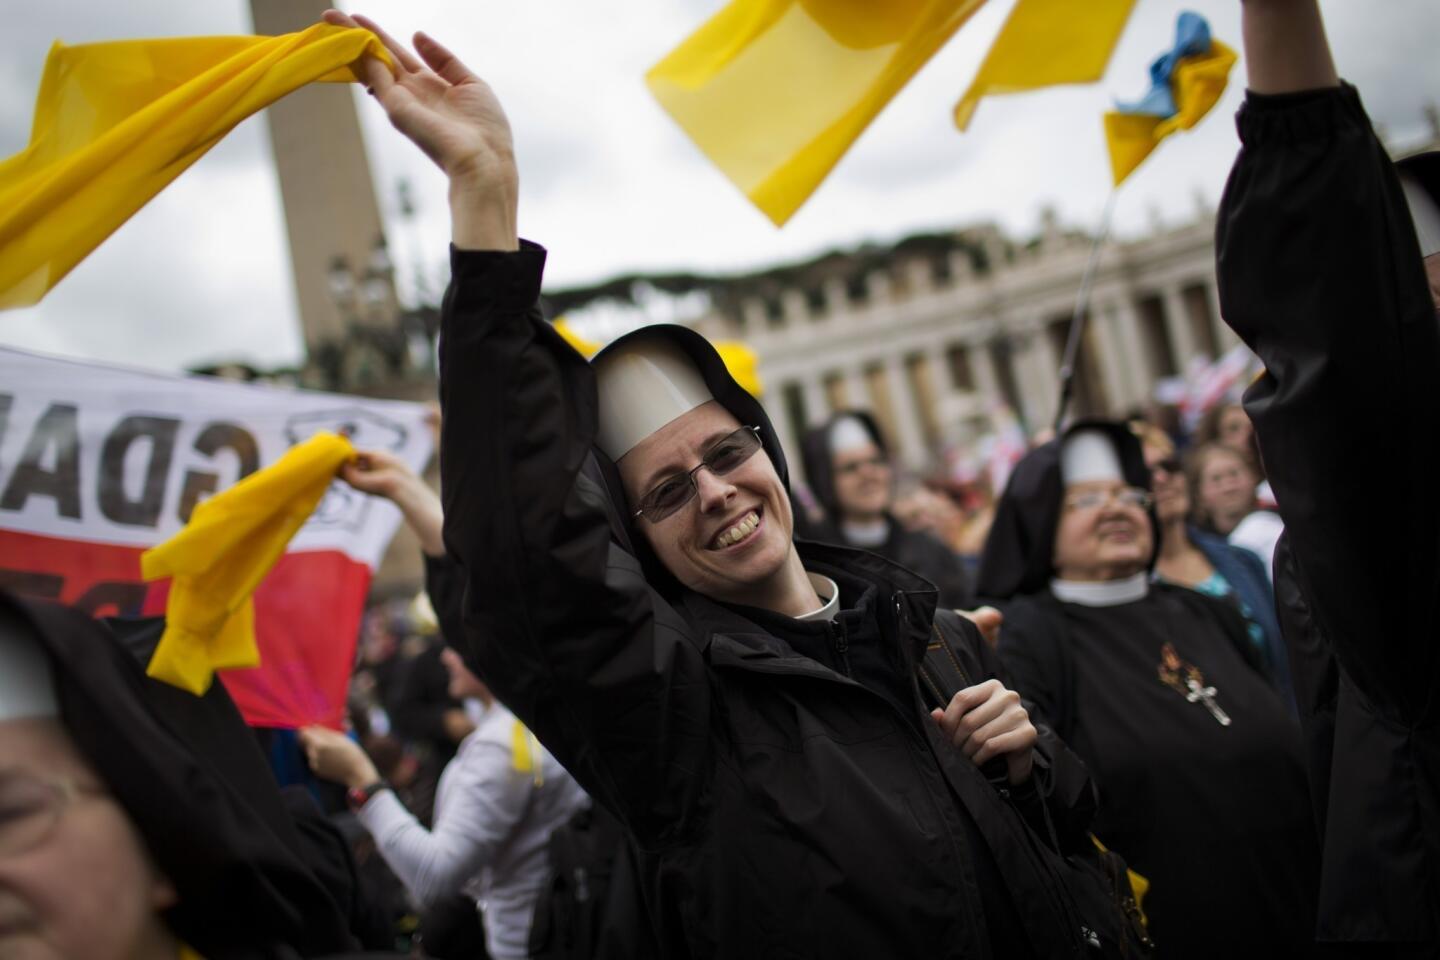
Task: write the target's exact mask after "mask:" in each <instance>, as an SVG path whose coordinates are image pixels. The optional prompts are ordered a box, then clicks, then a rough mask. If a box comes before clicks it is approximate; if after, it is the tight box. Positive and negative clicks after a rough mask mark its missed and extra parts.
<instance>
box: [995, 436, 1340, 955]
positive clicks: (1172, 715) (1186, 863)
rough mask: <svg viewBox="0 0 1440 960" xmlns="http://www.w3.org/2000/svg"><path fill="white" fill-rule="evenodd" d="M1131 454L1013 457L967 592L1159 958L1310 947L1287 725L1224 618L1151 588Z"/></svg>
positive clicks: (1091, 448) (1098, 447)
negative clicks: (1067, 763)
mask: <svg viewBox="0 0 1440 960" xmlns="http://www.w3.org/2000/svg"><path fill="white" fill-rule="evenodd" d="M1153 505H1154V501H1153V497H1152V495H1151V493H1150V475H1149V471H1148V470H1147V468H1146V465H1145V460H1144V456H1143V454H1142V451H1141V447H1140V443H1139V441H1138V440H1137V439H1136V437H1135V436H1134V434H1133V433H1132V432H1131V431H1130V430H1129V428H1128V427H1126V426H1125V425H1123V424H1119V423H1106V422H1089V423H1083V424H1078V425H1076V426H1075V427H1072V428H1071V429H1069V430H1068V431H1066V433H1065V434H1064V435H1063V436H1062V437H1061V438H1059V439H1057V440H1054V441H1051V442H1050V443H1047V444H1045V445H1043V446H1041V447H1039V448H1037V449H1036V450H1034V451H1032V452H1031V453H1030V454H1029V455H1027V456H1026V458H1025V459H1024V460H1022V461H1021V462H1020V463H1019V464H1018V465H1017V466H1016V469H1015V472H1014V473H1013V474H1012V476H1011V478H1010V482H1009V485H1008V486H1007V487H1006V490H1005V493H1004V495H1003V496H1002V497H1001V500H1000V504H999V507H998V509H997V512H996V519H995V525H994V527H993V528H992V529H991V533H990V538H989V540H988V541H987V543H986V546H985V552H984V555H983V557H982V560H981V566H980V578H979V588H980V594H981V596H982V597H983V598H985V599H986V600H987V601H989V602H999V604H1000V606H1001V607H1002V609H1003V611H1004V614H1005V626H1004V628H1003V629H1002V630H1001V634H1000V645H999V652H1000V658H1001V661H1002V662H1003V663H1004V665H1005V667H1006V668H1007V670H1008V672H1009V676H1010V677H1011V679H1012V680H1013V682H1014V683H1015V685H1016V688H1017V689H1018V690H1019V691H1020V693H1021V695H1022V696H1024V697H1025V698H1026V700H1027V701H1030V702H1032V703H1033V705H1034V706H1033V713H1034V714H1035V715H1036V716H1037V719H1039V720H1043V721H1044V722H1045V723H1048V724H1050V725H1051V726H1053V727H1054V729H1055V730H1056V732H1057V733H1058V734H1059V735H1060V736H1061V737H1062V738H1063V739H1064V740H1065V742H1066V743H1068V744H1070V745H1071V746H1072V747H1073V748H1074V750H1075V752H1076V753H1078V754H1079V755H1080V757H1081V758H1082V759H1083V760H1084V761H1085V763H1086V765H1087V766H1088V767H1089V768H1090V770H1091V773H1092V774H1093V775H1094V777H1095V780H1096V783H1097V785H1098V787H1099V789H1100V805H1099V810H1098V811H1097V814H1096V818H1095V821H1094V825H1093V830H1094V832H1095V834H1096V836H1097V837H1098V838H1099V839H1100V840H1101V842H1103V843H1104V844H1105V845H1106V846H1108V847H1110V848H1111V849H1114V850H1117V851H1118V852H1119V853H1120V854H1122V855H1123V856H1124V857H1125V859H1126V861H1127V862H1128V863H1129V865H1130V866H1131V867H1132V868H1133V869H1134V870H1136V871H1137V872H1139V873H1140V874H1142V875H1144V876H1145V877H1147V878H1149V880H1150V882H1151V887H1150V892H1149V894H1148V896H1147V897H1146V898H1145V903H1144V907H1145V912H1146V914H1147V915H1148V917H1149V921H1150V932H1151V934H1152V936H1153V937H1154V940H1155V942H1156V944H1157V947H1158V955H1159V956H1161V957H1169V956H1188V955H1191V954H1192V953H1195V952H1205V951H1209V950H1212V949H1213V948H1216V947H1220V946H1226V945H1262V944H1263V945H1266V946H1267V947H1269V948H1294V950H1295V951H1297V952H1294V953H1289V952H1286V953H1283V954H1279V953H1277V954H1275V955H1287V956H1289V955H1295V956H1300V955H1303V950H1304V949H1308V944H1309V943H1310V942H1311V940H1312V939H1313V933H1312V924H1313V921H1314V916H1315V895H1316V870H1317V856H1318V854H1317V840H1316V837H1315V833H1314V827H1313V825H1312V822H1311V820H1310V817H1309V799H1308V793H1307V789H1306V779H1305V768H1304V761H1303V758H1302V753H1301V743H1300V731H1299V728H1298V725H1297V724H1296V722H1295V720H1294V719H1293V718H1292V716H1291V715H1290V713H1289V711H1288V710H1287V708H1286V706H1285V703H1284V701H1283V700H1282V699H1281V697H1280V695H1279V694H1278V693H1277V692H1276V690H1275V689H1274V688H1273V686H1272V685H1271V682H1270V681H1269V680H1268V679H1267V675H1266V673H1265V672H1264V670H1263V667H1262V664H1261V662H1260V661H1259V659H1258V657H1257V655H1256V651H1255V648H1254V646H1253V644H1251V643H1250V641H1249V639H1248V634H1247V631H1246V625H1245V621H1244V620H1243V618H1242V617H1241V615H1240V613H1239V612H1238V611H1237V610H1236V609H1235V607H1234V606H1233V605H1231V604H1227V603H1225V602H1223V601H1220V600H1217V599H1215V598H1213V597H1209V596H1205V595H1202V594H1200V593H1198V592H1196V591H1194V590H1188V589H1185V588H1183V587H1178V586H1172V585H1169V584H1166V583H1161V582H1155V581H1153V580H1152V578H1151V574H1150V569H1151V567H1152V566H1153V564H1154V558H1155V556H1156V555H1157V552H1158V549H1159V536H1160V531H1159V527H1158V525H1157V523H1156V519H1155V513H1154V511H1153Z"/></svg>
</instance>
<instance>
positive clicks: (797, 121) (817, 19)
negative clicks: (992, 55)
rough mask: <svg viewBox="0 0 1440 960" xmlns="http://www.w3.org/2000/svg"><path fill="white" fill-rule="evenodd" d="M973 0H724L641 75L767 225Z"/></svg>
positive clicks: (835, 156)
mask: <svg viewBox="0 0 1440 960" xmlns="http://www.w3.org/2000/svg"><path fill="white" fill-rule="evenodd" d="M983 2H984V0H890V2H879V0H731V2H730V4H729V5H728V6H726V7H725V8H724V9H723V10H721V11H720V12H719V13H718V14H716V15H715V16H714V17H713V18H711V20H710V21H709V22H708V23H706V24H705V25H704V26H702V27H701V28H700V29H699V30H698V31H696V32H695V33H694V34H692V35H691V36H690V37H689V38H688V39H687V40H685V42H683V43H682V44H681V45H680V46H679V47H677V48H675V50H674V51H672V52H671V53H670V54H669V55H668V56H667V57H665V59H664V60H662V61H660V63H658V64H656V65H655V66H654V67H653V68H652V69H651V70H650V72H649V73H648V74H646V82H647V84H648V85H649V87H650V91H651V93H653V94H654V96H655V99H656V100H658V101H659V102H660V105H661V106H662V107H663V108H664V109H665V111H666V112H667V113H669V114H670V116H671V117H672V118H674V120H675V121H676V122H677V123H678V124H680V126H681V127H682V128H683V129H684V130H685V132H686V134H688V135H689V137H690V139H691V140H693V141H694V142H695V145H696V146H698V147H699V148H700V149H701V151H703V152H704V154H705V155H706V156H707V157H709V158H710V160H711V162H712V163H714V164H715V165H716V166H717V167H719V168H720V170H721V172H723V173H724V174H725V176H726V177H728V178H729V179H730V180H731V182H733V183H734V184H735V186H737V187H739V188H740V190H741V192H742V193H744V194H745V195H746V196H747V197H749V198H750V200H751V202H753V203H754V204H755V205H756V206H757V207H759V208H760V209H761V211H763V212H764V213H765V215H766V216H767V217H769V218H770V219H771V221H773V222H774V223H775V224H776V225H777V226H779V225H783V224H784V223H785V222H786V221H787V220H788V219H789V218H790V217H791V216H792V215H793V214H794V213H795V211H796V210H797V209H799V207H800V205H801V204H803V203H804V202H805V201H806V200H807V199H808V198H809V197H810V195H811V194H812V193H813V192H814V191H815V189H816V187H818V186H819V185H820V182H821V181H822V180H824V179H825V176H826V174H828V173H829V172H830V170H831V169H832V168H833V167H834V166H835V164H836V163H837V162H838V161H839V160H840V158H841V157H842V156H843V155H844V154H845V151H846V150H848V149H849V148H850V145H851V144H852V143H854V142H855V140H856V138H857V137H859V136H860V134H861V133H862V132H863V131H864V130H865V128H866V127H867V126H868V125H869V124H870V121H871V120H873V119H874V118H875V116H876V115H877V114H878V113H879V112H880V111H881V109H883V108H884V106H885V105H886V104H887V103H889V102H890V100H891V98H893V97H894V96H895V94H896V93H897V92H898V91H899V90H900V89H901V88H902V87H903V86H904V85H905V84H906V83H907V82H908V81H909V80H910V78H911V77H912V76H914V74H915V72H916V71H918V70H919V69H920V67H921V66H923V65H924V64H925V62H926V61H927V60H929V59H930V57H931V56H932V55H933V54H934V53H935V51H936V50H938V49H939V48H940V47H941V46H942V45H944V43H945V41H946V40H948V39H949V38H950V37H951V36H952V35H953V34H954V33H955V31H956V30H958V29H959V28H960V27H961V25H962V24H964V23H965V21H966V20H968V19H969V18H970V16H971V15H972V14H973V13H974V12H975V11H976V10H977V9H979V8H980V6H981V4H982V3H983Z"/></svg>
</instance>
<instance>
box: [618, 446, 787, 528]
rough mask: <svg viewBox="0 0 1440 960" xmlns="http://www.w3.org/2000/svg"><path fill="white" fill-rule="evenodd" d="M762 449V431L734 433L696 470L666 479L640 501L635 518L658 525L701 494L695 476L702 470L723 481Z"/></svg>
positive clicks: (706, 454) (716, 447)
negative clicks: (641, 518) (728, 474)
mask: <svg viewBox="0 0 1440 960" xmlns="http://www.w3.org/2000/svg"><path fill="white" fill-rule="evenodd" d="M760 447H761V442H760V428H759V427H741V428H740V429H739V430H736V431H735V432H734V433H732V434H729V435H728V436H725V437H722V438H720V439H719V440H717V441H716V442H715V445H714V446H712V447H711V448H710V449H709V450H706V451H705V454H704V456H702V457H701V458H700V463H699V464H697V465H696V466H695V468H694V469H693V470H687V471H685V472H684V473H677V474H674V475H672V476H669V477H666V478H665V479H664V480H661V481H660V482H659V483H657V484H656V485H655V486H653V487H651V488H650V492H649V493H647V494H645V496H643V497H641V498H640V509H638V510H636V511H635V516H637V517H644V518H645V519H646V520H649V521H650V522H651V523H659V522H660V521H661V520H664V519H665V518H666V517H668V516H670V515H671V514H673V513H674V512H675V511H676V510H679V509H680V508H681V507H683V506H685V504H687V503H689V502H690V501H691V499H693V498H694V496H695V494H696V493H698V492H699V490H700V487H699V485H698V484H697V483H696V482H695V474H697V473H699V472H700V470H701V469H705V470H709V471H710V472H711V473H713V474H714V475H715V476H717V477H723V476H725V475H726V474H727V473H729V472H731V471H732V470H734V469H735V468H737V467H739V466H740V465H741V464H742V463H744V462H745V461H746V460H749V459H750V458H751V457H753V456H754V455H755V451H757V450H759V449H760Z"/></svg>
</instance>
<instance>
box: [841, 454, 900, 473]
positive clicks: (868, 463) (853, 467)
mask: <svg viewBox="0 0 1440 960" xmlns="http://www.w3.org/2000/svg"><path fill="white" fill-rule="evenodd" d="M889 465H890V461H888V460H886V459H885V458H884V457H881V456H874V457H866V458H865V459H864V460H851V461H850V462H849V463H842V464H840V466H838V467H836V468H835V473H836V474H837V475H838V476H842V477H848V476H850V475H851V474H854V473H859V472H860V471H861V470H864V469H865V468H866V467H888V466H889Z"/></svg>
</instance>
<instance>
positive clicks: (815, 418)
mask: <svg viewBox="0 0 1440 960" xmlns="http://www.w3.org/2000/svg"><path fill="white" fill-rule="evenodd" d="M800 388H801V389H802V390H803V391H804V393H805V419H806V420H807V421H809V422H808V423H806V426H807V427H813V426H816V425H817V424H821V423H824V422H825V420H826V419H827V418H828V417H829V416H830V401H829V400H828V399H827V398H826V396H825V384H824V383H823V382H822V381H821V379H820V377H819V375H817V374H813V373H812V374H807V375H806V377H805V378H804V379H803V380H801V381H800Z"/></svg>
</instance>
